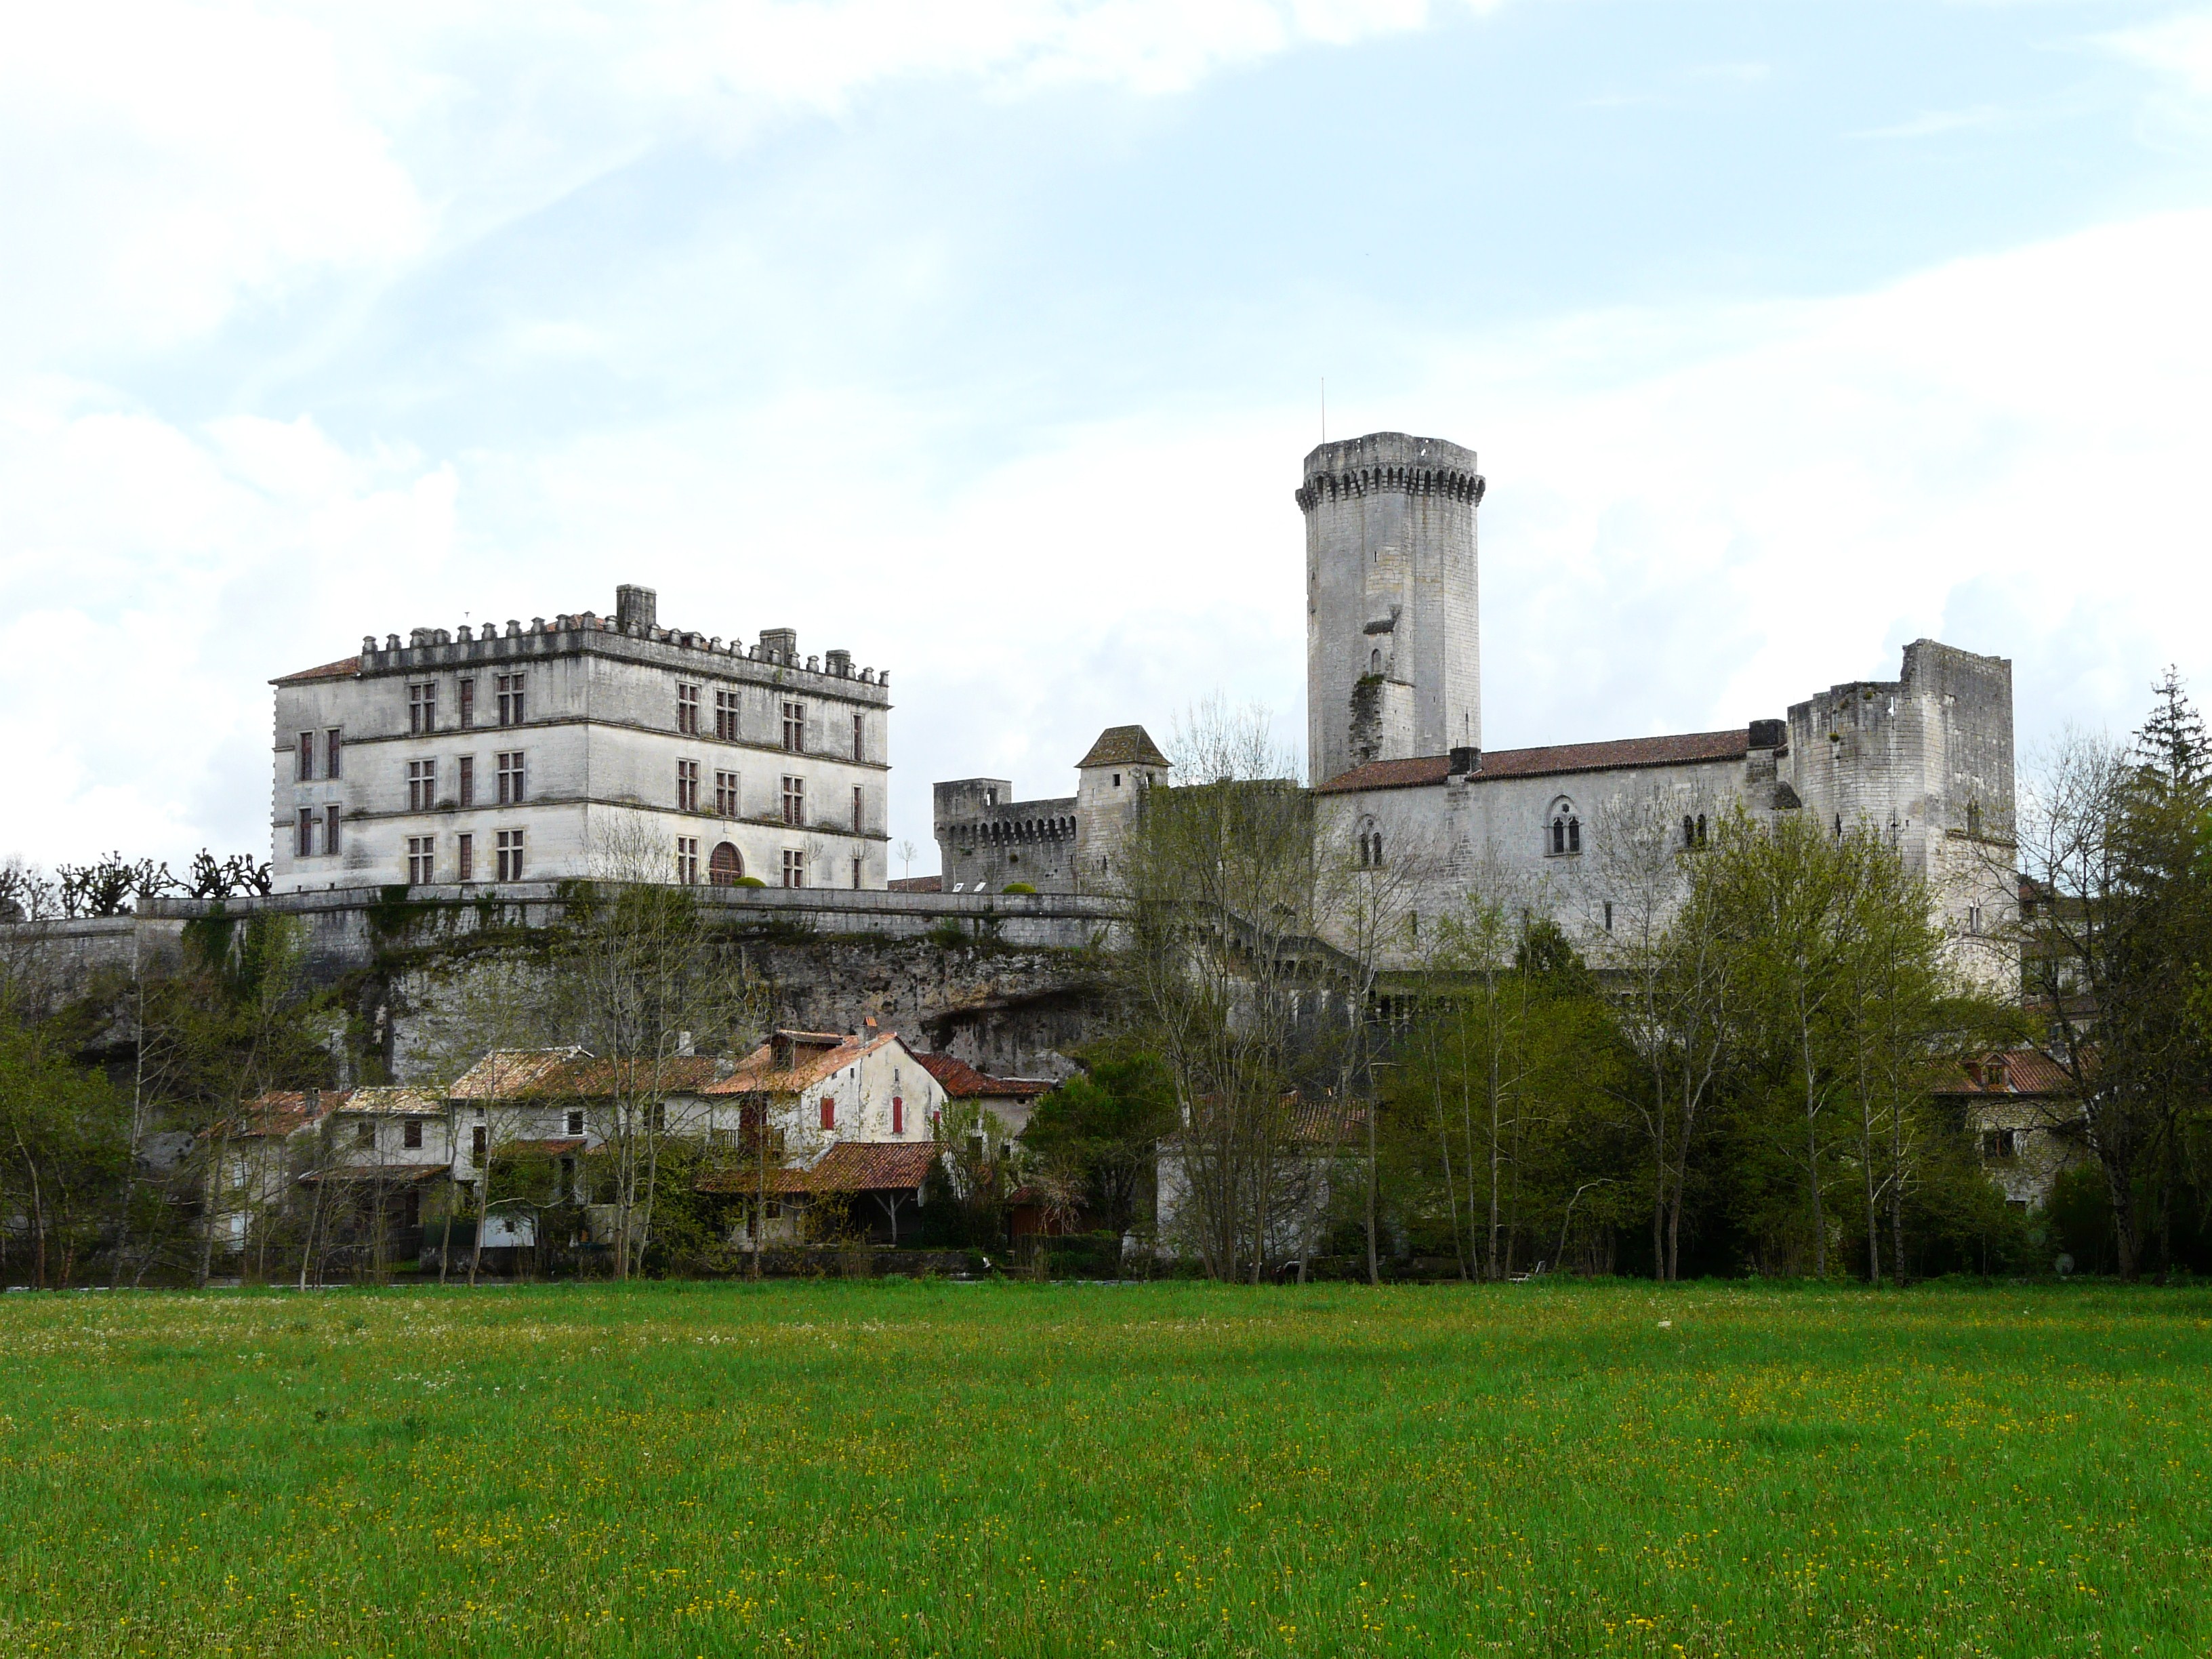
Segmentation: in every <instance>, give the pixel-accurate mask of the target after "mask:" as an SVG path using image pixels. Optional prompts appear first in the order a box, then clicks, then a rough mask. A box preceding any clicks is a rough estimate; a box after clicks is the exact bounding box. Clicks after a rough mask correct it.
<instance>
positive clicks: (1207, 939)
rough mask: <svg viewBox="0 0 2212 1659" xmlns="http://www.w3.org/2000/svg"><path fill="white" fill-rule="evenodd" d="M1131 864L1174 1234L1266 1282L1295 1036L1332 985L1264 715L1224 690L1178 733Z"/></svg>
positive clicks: (1129, 977)
mask: <svg viewBox="0 0 2212 1659" xmlns="http://www.w3.org/2000/svg"><path fill="white" fill-rule="evenodd" d="M1170 752H1171V753H1172V755H1173V757H1174V761H1175V770H1174V773H1173V774H1172V779H1173V781H1172V783H1171V785H1170V787H1165V788H1160V789H1155V790H1153V791H1152V792H1151V793H1149V794H1148V795H1147V796H1146V799H1145V800H1144V803H1143V807H1142V810H1141V811H1140V814H1139V823H1138V826H1137V828H1136V830H1135V832H1134V834H1133V836H1132V837H1131V840H1130V843H1129V850H1128V854H1127V859H1126V861H1125V866H1124V893H1125V896H1126V897H1127V901H1128V904H1129V920H1128V938H1129V944H1128V948H1127V950H1126V951H1124V952H1123V953H1122V964H1123V984H1122V989H1123V993H1124V995H1125V998H1126V1000H1127V1008H1128V1011H1129V1014H1130V1017H1131V1019H1132V1022H1133V1025H1134V1027H1135V1028H1136V1032H1137V1034H1138V1035H1139V1037H1140V1039H1141V1040H1142V1042H1144V1043H1145V1045H1146V1047H1148V1048H1151V1049H1152V1051H1153V1052H1155V1053H1157V1054H1158V1055H1159V1057H1160V1059H1161V1060H1162V1061H1163V1063H1164V1066H1166V1068H1167V1072H1168V1075H1169V1077H1170V1079H1172V1082H1173V1085H1174V1088H1175V1093H1176V1106H1177V1109H1178V1114H1179V1115H1180V1118H1181V1130H1180V1133H1179V1134H1178V1135H1177V1136H1176V1138H1175V1140H1174V1154H1173V1155H1174V1158H1175V1159H1176V1173H1175V1177H1174V1180H1175V1184H1176V1185H1178V1186H1179V1187H1180V1189H1181V1190H1180V1194H1179V1197H1180V1204H1179V1206H1178V1209H1177V1214H1178V1216H1179V1218H1180V1219H1179V1225H1180V1230H1181V1231H1182V1234H1183V1236H1184V1239H1185V1242H1187V1243H1188V1244H1189V1245H1190V1246H1191V1247H1192V1248H1193V1249H1195V1251H1196V1252H1197V1254H1198V1255H1199V1257H1200V1260H1201V1261H1204V1263H1205V1264H1206V1268H1207V1270H1208V1271H1209V1272H1211V1273H1213V1274H1214V1275H1215V1276H1217V1277H1218V1278H1223V1279H1235V1278H1240V1277H1245V1276H1249V1277H1252V1278H1255V1279H1256V1278H1258V1277H1259V1276H1260V1275H1261V1273H1262V1272H1263V1271H1264V1268H1265V1266H1266V1263H1267V1260H1268V1258H1269V1255H1270V1252H1271V1249H1272V1248H1273V1245H1274V1244H1275V1243H1277V1242H1279V1233H1280V1231H1281V1229H1282V1227H1283V1225H1284V1222H1285V1207H1286V1205H1285V1200H1286V1198H1287V1196H1288V1194H1286V1193H1285V1182H1286V1180H1288V1179H1289V1177H1290V1176H1291V1175H1292V1174H1293V1173H1294V1172H1297V1171H1300V1170H1302V1161H1301V1160H1300V1159H1298V1158H1295V1157H1294V1156H1293V1155H1292V1148H1291V1127H1292V1114H1291V1101H1292V1100H1293V1099H1294V1097H1295V1091H1296V1087H1297V1082H1298V1075H1297V1073H1298V1062H1299V1060H1301V1058H1302V1055H1301V1052H1300V1050H1301V1046H1302V1040H1303V1039H1304V1038H1306V1037H1308V1036H1310V1030H1311V1027H1312V1026H1313V1024H1314V1023H1315V1020H1316V1018H1317V1017H1318V1016H1320V1014H1321V1013H1322V1004H1323V1003H1324V1002H1325V1001H1326V1000H1327V999H1328V996H1329V995H1330V994H1331V992H1330V989H1329V987H1328V980H1327V977H1326V976H1325V975H1323V973H1322V971H1321V969H1322V957H1323V955H1324V954H1325V953H1326V951H1328V947H1327V946H1325V945H1322V944H1321V943H1320V942H1319V940H1318V939H1316V913H1315V877H1316V867H1315V866H1316V860H1315V847H1314V835H1313V824H1312V807H1311V800H1310V797H1309V796H1307V795H1306V794H1305V793H1304V791H1303V790H1301V789H1300V788H1299V787H1297V782H1296V781H1295V780H1294V778H1293V777H1292V776H1291V769H1292V767H1293V765H1294V762H1293V760H1292V758H1291V755H1290V753H1289V751H1288V750H1286V749H1285V748H1283V747H1281V746H1279V745H1278V744H1276V743H1275V741H1274V739H1273V736H1272V734H1271V732H1270V730H1269V726H1268V722H1267V716H1266V715H1265V714H1264V713H1263V712H1261V711H1241V712H1239V711H1231V709H1230V708H1227V707H1226V706H1225V704H1223V703H1222V702H1219V701H1218V700H1216V701H1214V702H1209V703H1206V704H1205V705H1203V706H1201V707H1200V708H1197V709H1194V710H1193V711H1192V713H1191V714H1190V715H1189V716H1188V718H1187V719H1186V720H1185V721H1184V722H1183V723H1182V726H1181V728H1180V729H1179V730H1178V731H1177V732H1176V736H1175V738H1174V739H1173V740H1172V743H1171V744H1170Z"/></svg>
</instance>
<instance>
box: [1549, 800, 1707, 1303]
mask: <svg viewBox="0 0 2212 1659" xmlns="http://www.w3.org/2000/svg"><path fill="white" fill-rule="evenodd" d="M1682 805H1683V803H1682V802H1681V801H1680V799H1676V798H1674V797H1670V796H1666V795H1661V794H1658V793H1650V794H1640V795H1637V794H1623V795H1618V796H1615V797H1614V798H1613V799H1611V800H1608V801H1607V802H1605V803H1604V804H1602V805H1600V806H1599V807H1598V808H1597V810H1596V811H1595V813H1594V814H1593V815H1592V818H1591V823H1590V828H1589V836H1590V851H1591V854H1592V871H1593V875H1594V878H1595V880H1594V883H1593V888H1592V890H1593V891H1594V892H1595V893H1597V894H1599V895H1600V896H1601V902H1604V903H1606V904H1608V905H1610V906H1611V907H1612V915H1611V916H1610V918H1609V921H1610V923H1611V925H1610V926H1609V927H1585V929H1584V937H1585V938H1589V939H1593V940H1594V941H1597V946H1596V948H1597V949H1598V951H1599V952H1600V955H1599V960H1600V962H1601V964H1602V965H1603V966H1604V967H1606V968H1607V969H1609V970H1610V971H1611V973H1612V975H1613V980H1614V982H1615V985H1616V987H1617V995H1616V998H1615V1005H1616V1008H1617V1010H1618V1013H1619V1017H1620V1030H1621V1035H1622V1036H1623V1037H1624V1038H1625V1040H1626V1042H1627V1045H1628V1047H1629V1049H1630V1051H1631V1052H1632V1054H1634V1055H1635V1057H1636V1060H1637V1078H1636V1085H1637V1086H1635V1087H1633V1088H1630V1089H1625V1090H1623V1091H1621V1094H1622V1098H1623V1100H1624V1102H1625V1103H1626V1105H1627V1107H1628V1109H1629V1110H1630V1111H1631V1113H1632V1115H1633V1116H1634V1118H1635V1120H1636V1122H1637V1124H1638V1127H1640V1128H1641V1130H1642V1131H1643V1135H1644V1142H1645V1145H1646V1146H1648V1148H1649V1150H1650V1159H1651V1176H1652V1200H1651V1258H1652V1263H1653V1267H1652V1273H1653V1276H1654V1277H1655V1278H1657V1279H1676V1278H1679V1277H1680V1271H1681V1237H1682V1208H1683V1199H1684V1194H1685V1193H1686V1190H1687V1188H1688V1182H1689V1174H1690V1158H1691V1153H1692V1148H1693V1146H1695V1145H1696V1142H1697V1137H1698V1133H1699V1127H1700V1125H1701V1122H1702V1121H1703V1119H1704V1116H1705V1112H1706V1110H1707V1109H1708V1108H1709V1107H1710V1106H1711V1104H1712V1103H1713V1100H1714V1097H1715V1095H1716V1094H1717V1090H1718V1086H1719V1083H1720V1077H1721V1065H1722V1060H1723V1054H1724V1053H1725V1048H1726V1037H1727V1031H1728V1019H1729V1008H1730V1004H1731V1001H1732V996H1731V993H1732V990H1733V988H1734V987H1733V985H1732V981H1731V959H1730V957H1729V954H1728V952H1727V951H1725V950H1724V949H1723V940H1722V939H1721V937H1720V935H1719V933H1718V929H1717V915H1716V914H1715V913H1714V912H1713V911H1712V910H1711V909H1710V908H1691V907H1689V906H1688V904H1687V900H1688V897H1689V893H1690V879H1689V876H1690V871H1689V866H1688V865H1687V863H1686V859H1687V858H1688V857H1690V856H1692V855H1694V854H1696V853H1697V851H1698V849H1697V848H1696V847H1695V846H1694V845H1692V844H1686V843H1694V842H1695V841H1696V839H1697V837H1696V836H1695V833H1694V831H1692V834H1691V835H1689V836H1683V835H1682V833H1681V831H1680V827H1679V826H1680V823H1681V822H1682V814H1681V806H1682ZM1690 805H1691V811H1690V814H1689V822H1691V823H1692V824H1694V823H1696V822H1697V805H1698V804H1697V803H1696V802H1694V801H1693V802H1692V803H1690Z"/></svg>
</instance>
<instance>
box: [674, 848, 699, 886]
mask: <svg viewBox="0 0 2212 1659" xmlns="http://www.w3.org/2000/svg"><path fill="white" fill-rule="evenodd" d="M676 879H677V880H678V881H681V882H687V883H696V882H697V880H698V879H699V837H698V836H677V838H676Z"/></svg>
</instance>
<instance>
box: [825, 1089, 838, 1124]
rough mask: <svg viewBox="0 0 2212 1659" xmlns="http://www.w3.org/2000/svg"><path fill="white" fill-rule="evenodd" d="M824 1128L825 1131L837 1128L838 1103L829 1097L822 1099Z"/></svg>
mask: <svg viewBox="0 0 2212 1659" xmlns="http://www.w3.org/2000/svg"><path fill="white" fill-rule="evenodd" d="M822 1127H823V1128H825V1129H834V1128H836V1127H837V1103H836V1100H834V1099H832V1098H831V1097H829V1096H828V1095H824V1096H823V1097H822Z"/></svg>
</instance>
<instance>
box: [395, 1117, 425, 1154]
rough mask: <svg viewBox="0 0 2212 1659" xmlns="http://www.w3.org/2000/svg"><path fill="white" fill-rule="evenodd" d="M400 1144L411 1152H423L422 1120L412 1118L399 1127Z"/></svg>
mask: <svg viewBox="0 0 2212 1659" xmlns="http://www.w3.org/2000/svg"><path fill="white" fill-rule="evenodd" d="M399 1144H400V1145H401V1146H404V1147H405V1148H406V1149H407V1150H408V1151H409V1152H421V1151H422V1119H420V1118H416V1117H410V1118H409V1119H408V1120H407V1121H406V1122H404V1123H403V1124H401V1125H400V1126H399Z"/></svg>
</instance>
